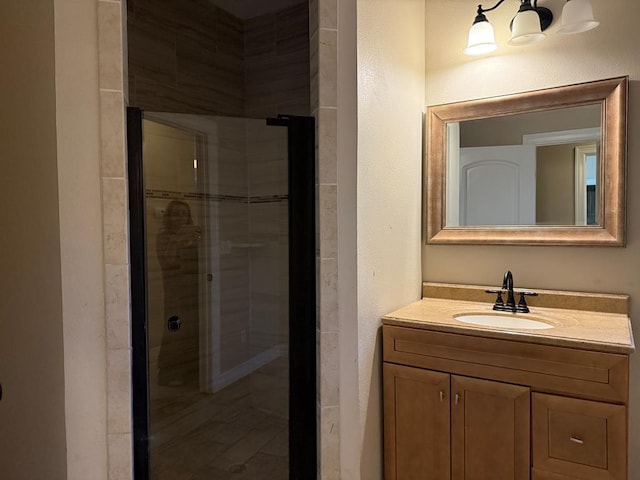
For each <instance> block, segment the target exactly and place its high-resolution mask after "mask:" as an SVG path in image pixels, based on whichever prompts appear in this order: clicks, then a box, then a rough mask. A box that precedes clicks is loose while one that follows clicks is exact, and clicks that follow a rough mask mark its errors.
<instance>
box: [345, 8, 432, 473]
mask: <svg viewBox="0 0 640 480" xmlns="http://www.w3.org/2000/svg"><path fill="white" fill-rule="evenodd" d="M357 25H358V110H357V113H358V130H357V135H358V164H357V168H358V170H357V171H358V174H357V206H358V207H357V228H358V230H357V262H358V266H357V271H358V285H357V290H358V297H357V298H358V314H357V317H358V332H357V342H358V343H357V351H358V357H357V359H358V379H359V383H358V387H359V392H358V406H359V412H360V415H359V420H360V425H359V428H357V429H355V430H354V432H353V433H350V434H345V437H344V439H343V441H354V440H355V441H357V442H359V443H358V449H357V450H356V452H355V453H356V454H357V457H356V459H355V461H356V462H358V463H359V465H360V471H359V475H357V476H354V477H351V478H360V479H367V480H374V479H377V478H382V473H381V472H382V450H381V445H382V431H381V429H382V410H381V390H382V383H381V365H382V363H381V362H382V355H381V349H380V329H379V326H380V317H381V316H382V315H384V314H385V313H388V312H390V311H391V310H393V309H395V308H397V307H400V306H401V305H403V304H406V303H409V302H410V301H413V300H415V299H417V298H419V295H420V245H419V239H420V229H421V200H420V198H421V172H422V160H421V158H422V156H421V152H422V118H423V111H424V34H425V30H424V1H423V0H402V1H397V0H360V1H358V20H357ZM354 347H355V346H354ZM358 435H359V436H360V437H359V438H358ZM350 437H355V438H350ZM360 445H361V446H360ZM358 450H359V451H358ZM344 461H345V462H351V461H354V460H352V459H345V460H344Z"/></svg>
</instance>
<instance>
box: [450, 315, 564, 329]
mask: <svg viewBox="0 0 640 480" xmlns="http://www.w3.org/2000/svg"><path fill="white" fill-rule="evenodd" d="M455 319H456V320H458V321H460V322H464V323H470V324H473V325H481V326H483V327H497V328H525V329H527V330H544V329H547V328H553V325H551V324H549V323H545V322H541V321H539V320H534V319H532V318H524V317H518V316H516V315H513V314H509V313H507V314H503V315H500V314H497V313H495V314H493V313H488V314H484V313H483V314H465V315H456V316H455Z"/></svg>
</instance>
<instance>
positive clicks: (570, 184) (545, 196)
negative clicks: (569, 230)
mask: <svg viewBox="0 0 640 480" xmlns="http://www.w3.org/2000/svg"><path fill="white" fill-rule="evenodd" d="M577 146H578V144H571V143H569V144H564V145H546V146H542V147H538V148H536V157H537V158H536V223H537V224H539V225H540V224H542V225H573V224H574V223H575V221H576V212H575V186H576V185H575V176H574V170H575V163H576V161H575V153H574V149H575V148H576V147H577Z"/></svg>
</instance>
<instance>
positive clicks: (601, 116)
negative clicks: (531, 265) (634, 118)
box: [425, 77, 629, 246]
mask: <svg viewBox="0 0 640 480" xmlns="http://www.w3.org/2000/svg"><path fill="white" fill-rule="evenodd" d="M628 83H629V81H628V78H627V77H618V78H610V79H606V80H597V81H593V82H587V83H581V84H576V85H567V86H560V87H553V88H549V89H545V90H536V91H532V92H524V93H516V94H510V95H505V96H501V97H493V98H483V99H478V100H466V101H462V102H457V103H448V104H443V105H434V106H430V107H428V111H427V142H426V143H427V162H426V166H427V174H426V179H425V187H426V211H425V216H426V221H425V225H426V240H427V243H430V244H502V245H504V244H513V245H518V244H520V245H523V244H525V245H543V244H544V245H592V246H596V245H597V246H623V245H624V243H625V218H626V212H625V200H626V188H625V174H626V142H627V97H628V88H629V87H628Z"/></svg>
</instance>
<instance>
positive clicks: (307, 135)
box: [127, 107, 317, 480]
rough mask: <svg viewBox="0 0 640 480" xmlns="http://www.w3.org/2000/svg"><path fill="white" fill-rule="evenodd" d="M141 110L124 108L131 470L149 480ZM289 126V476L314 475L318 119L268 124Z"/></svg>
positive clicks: (285, 118)
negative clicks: (130, 372)
mask: <svg viewBox="0 0 640 480" xmlns="http://www.w3.org/2000/svg"><path fill="white" fill-rule="evenodd" d="M142 119H143V111H142V110H141V109H139V108H136V107H128V108H127V149H128V175H129V254H130V267H131V348H132V352H131V363H132V366H131V368H132V410H133V471H134V479H135V480H149V440H148V435H149V390H148V375H149V371H148V363H147V360H148V349H149V346H148V337H147V313H148V312H147V279H146V271H147V270H146V269H147V265H146V244H145V190H144V176H143V157H142V154H143V152H142V140H143V139H142ZM267 124H268V125H272V126H274V128H278V127H281V128H282V127H284V128H287V132H288V133H287V145H288V184H289V285H290V288H289V478H290V479H291V480H308V479H310V478H315V477H316V468H317V435H316V431H317V421H316V301H317V300H316V222H315V211H316V202H315V190H316V178H315V171H316V169H315V119H314V118H313V117H303V116H293V115H280V116H278V117H277V118H270V119H267Z"/></svg>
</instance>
